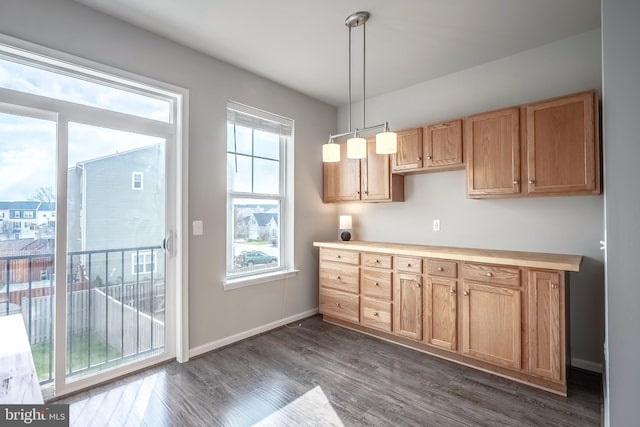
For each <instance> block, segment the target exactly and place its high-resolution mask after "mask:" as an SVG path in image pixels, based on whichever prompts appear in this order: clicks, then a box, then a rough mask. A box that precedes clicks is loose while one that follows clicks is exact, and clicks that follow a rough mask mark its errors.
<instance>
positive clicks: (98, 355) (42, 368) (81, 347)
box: [31, 333, 120, 381]
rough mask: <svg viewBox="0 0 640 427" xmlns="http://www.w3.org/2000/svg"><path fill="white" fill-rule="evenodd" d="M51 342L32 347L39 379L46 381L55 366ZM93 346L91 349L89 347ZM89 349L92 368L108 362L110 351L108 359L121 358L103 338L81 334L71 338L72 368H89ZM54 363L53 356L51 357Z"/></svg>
mask: <svg viewBox="0 0 640 427" xmlns="http://www.w3.org/2000/svg"><path fill="white" fill-rule="evenodd" d="M50 344H51V342H44V343H40V344H35V345H33V346H31V354H33V363H34V364H35V366H36V372H37V373H38V379H39V380H40V381H44V380H47V379H49V373H50V372H52V371H53V366H50V365H49V351H50ZM89 344H91V347H89ZM89 349H91V366H94V365H98V364H100V363H104V362H105V361H106V359H107V358H106V356H107V354H106V352H107V351H108V359H109V360H110V359H114V358H116V357H120V352H119V351H118V350H116V349H115V348H113V347H111V346H109V348H108V349H107V347H106V346H105V344H104V342H103V341H102V339H101V337H99V336H98V335H96V334H88V333H86V334H79V335H74V336H72V337H71V351H72V353H71V367H72V369H73V370H78V369H82V368H87V367H88V362H89ZM51 363H54V362H53V355H52V357H51Z"/></svg>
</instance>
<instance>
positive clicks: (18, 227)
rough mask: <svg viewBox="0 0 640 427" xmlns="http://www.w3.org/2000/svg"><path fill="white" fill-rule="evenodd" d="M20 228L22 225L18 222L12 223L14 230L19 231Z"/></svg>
mask: <svg viewBox="0 0 640 427" xmlns="http://www.w3.org/2000/svg"><path fill="white" fill-rule="evenodd" d="M21 227H22V223H21V222H20V221H16V222H14V223H13V229H14V230H20V228H21Z"/></svg>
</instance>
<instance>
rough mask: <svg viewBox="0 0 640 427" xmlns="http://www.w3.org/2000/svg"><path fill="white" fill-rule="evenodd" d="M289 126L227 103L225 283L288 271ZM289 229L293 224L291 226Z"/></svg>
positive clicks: (264, 113) (258, 112)
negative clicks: (287, 154) (286, 255)
mask: <svg viewBox="0 0 640 427" xmlns="http://www.w3.org/2000/svg"><path fill="white" fill-rule="evenodd" d="M292 136H293V121H292V120H289V119H285V118H283V117H279V116H275V115H273V114H270V113H266V112H264V111H260V110H256V109H253V108H251V107H247V106H244V105H240V104H236V103H233V102H229V103H228V104H227V282H229V281H233V280H236V279H238V280H240V279H243V278H249V277H251V276H256V275H264V274H265V273H269V272H277V271H285V270H287V269H290V262H287V260H286V259H285V254H288V253H289V252H288V250H287V240H288V239H287V238H286V237H285V236H286V235H287V234H286V233H285V230H287V227H288V226H289V225H290V224H287V221H291V222H292V216H291V215H288V216H287V215H285V214H286V213H290V212H285V211H286V208H287V201H288V198H290V196H289V195H288V192H287V176H286V170H287V159H286V157H287V156H286V152H287V147H288V146H290V145H291V144H292V143H293V140H292V139H293V138H292ZM291 225H292V224H291Z"/></svg>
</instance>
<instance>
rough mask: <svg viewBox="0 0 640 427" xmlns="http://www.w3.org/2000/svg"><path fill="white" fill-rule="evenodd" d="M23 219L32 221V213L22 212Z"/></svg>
mask: <svg viewBox="0 0 640 427" xmlns="http://www.w3.org/2000/svg"><path fill="white" fill-rule="evenodd" d="M23 217H24V218H25V219H33V212H31V211H24V215H23Z"/></svg>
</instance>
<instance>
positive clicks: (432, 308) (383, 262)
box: [319, 248, 577, 395]
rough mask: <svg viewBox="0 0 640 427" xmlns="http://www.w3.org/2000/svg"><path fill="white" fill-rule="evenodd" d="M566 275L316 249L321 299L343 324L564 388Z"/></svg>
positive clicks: (563, 391) (556, 388)
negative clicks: (318, 251) (318, 259)
mask: <svg viewBox="0 0 640 427" xmlns="http://www.w3.org/2000/svg"><path fill="white" fill-rule="evenodd" d="M548 257H549V255H546V256H545V259H547V258H548ZM576 262H577V261H576ZM567 277H568V275H567V273H566V272H565V271H560V270H551V269H548V270H547V269H543V268H528V267H522V266H518V265H511V264H488V263H477V262H473V261H464V260H459V259H457V260H456V259H441V258H426V257H425V258H419V257H410V256H406V255H395V254H393V253H388V252H386V253H384V252H382V253H375V252H374V251H372V250H367V251H366V252H364V251H363V252H359V251H347V250H337V249H332V250H327V249H324V248H321V256H320V274H319V279H320V295H319V302H320V303H319V308H320V313H322V314H324V315H325V316H326V317H327V318H328V320H330V321H331V320H333V321H335V322H336V323H338V324H341V325H343V326H353V327H354V329H359V330H361V331H364V332H368V333H370V334H372V335H377V336H381V337H384V338H386V339H389V340H391V341H393V340H396V341H397V342H401V343H402V344H404V345H408V346H410V347H414V348H416V349H418V350H421V351H425V352H428V353H431V354H435V355H437V356H440V357H445V358H448V359H450V360H454V361H458V362H461V363H464V364H466V365H469V366H477V367H478V368H480V369H484V370H488V371H492V372H494V373H496V374H498V375H502V376H505V377H509V378H512V379H515V380H518V381H521V382H525V383H528V384H532V385H535V386H538V387H541V388H544V389H547V390H550V391H554V392H556V393H560V394H565V395H566V390H567V389H566V384H567V375H566V372H567V371H566V363H567V359H568V357H567V355H566V345H567V343H566V337H567V333H566V329H565V328H567V323H566V322H567V320H566V319H567V318H568V313H567V308H566V298H567V289H568V285H567Z"/></svg>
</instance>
